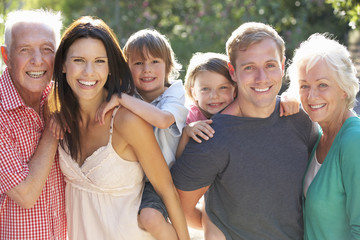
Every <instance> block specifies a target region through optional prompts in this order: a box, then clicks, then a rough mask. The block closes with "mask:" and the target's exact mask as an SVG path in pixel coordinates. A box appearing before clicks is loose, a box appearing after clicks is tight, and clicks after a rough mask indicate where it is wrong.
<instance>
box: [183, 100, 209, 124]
mask: <svg viewBox="0 0 360 240" xmlns="http://www.w3.org/2000/svg"><path fill="white" fill-rule="evenodd" d="M200 120H207V117H205V115H204V114H203V113H202V112H201V111H200V109H199V108H198V107H197V106H196V105H194V104H192V105H190V106H189V113H188V115H187V118H186V124H189V123H192V122H196V121H200Z"/></svg>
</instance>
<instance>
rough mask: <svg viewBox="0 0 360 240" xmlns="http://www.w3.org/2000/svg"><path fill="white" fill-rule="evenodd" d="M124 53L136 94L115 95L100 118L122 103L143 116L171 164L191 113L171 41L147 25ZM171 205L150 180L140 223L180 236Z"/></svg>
mask: <svg viewBox="0 0 360 240" xmlns="http://www.w3.org/2000/svg"><path fill="white" fill-rule="evenodd" d="M124 53H125V56H126V58H127V61H128V65H129V67H130V70H131V74H132V77H133V79H134V83H135V86H136V91H137V94H136V97H137V98H135V97H132V96H130V95H127V94H121V97H120V96H118V95H113V97H112V98H111V100H110V102H108V103H107V104H104V105H103V106H102V107H101V108H99V110H98V113H97V120H98V121H99V122H100V123H103V118H104V115H105V113H106V112H107V111H109V110H110V109H112V108H113V107H114V106H117V105H120V106H121V107H124V108H127V109H129V110H130V111H132V112H133V113H135V114H137V115H138V116H140V117H142V118H143V119H144V120H146V121H147V122H148V123H150V124H151V125H152V126H153V127H154V133H155V136H156V139H157V141H158V143H159V146H160V148H161V151H162V153H163V155H164V158H165V160H166V162H167V164H168V166H169V167H171V165H172V164H173V163H174V161H175V152H176V148H177V145H178V142H179V139H180V137H181V133H182V129H183V128H184V126H185V121H186V116H187V113H188V110H187V108H186V107H185V106H184V104H185V91H184V88H183V85H182V82H181V80H177V81H172V82H171V83H170V80H174V79H176V78H177V76H178V70H179V69H180V67H181V66H180V65H179V64H178V63H177V62H176V59H175V55H174V52H173V50H172V48H171V46H170V44H169V41H168V40H167V39H166V37H165V36H164V35H161V34H160V33H159V32H157V31H156V30H150V29H145V30H141V31H138V32H136V33H135V34H133V35H132V36H131V37H130V38H129V40H128V41H127V43H126V44H125V47H124ZM167 219H168V213H167V209H166V208H165V205H164V203H163V202H162V201H161V198H160V197H159V196H158V195H157V194H156V192H155V191H154V188H153V187H152V185H151V184H150V183H149V182H147V183H146V184H145V189H144V192H143V197H142V202H141V206H140V209H139V218H138V221H139V226H140V227H142V228H144V229H145V230H146V231H148V232H150V233H151V234H152V235H153V236H154V237H155V238H156V239H178V236H177V235H176V232H175V230H174V228H173V226H172V224H170V223H169V221H168V220H167Z"/></svg>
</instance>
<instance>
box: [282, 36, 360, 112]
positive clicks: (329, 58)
mask: <svg viewBox="0 0 360 240" xmlns="http://www.w3.org/2000/svg"><path fill="white" fill-rule="evenodd" d="M320 60H324V61H325V62H326V63H327V64H328V66H329V67H330V70H331V71H333V72H334V73H335V75H336V76H337V78H336V79H335V80H336V82H337V84H338V85H339V87H340V88H341V89H342V90H343V91H344V92H345V93H346V95H347V97H346V104H347V105H346V107H347V108H348V109H352V108H353V107H354V106H355V103H356V94H357V93H358V91H359V80H358V79H357V77H356V68H355V66H354V64H353V62H352V60H351V57H350V53H349V51H348V50H347V49H346V47H345V46H343V45H342V44H340V43H339V42H338V41H336V40H335V39H333V37H332V36H331V35H329V34H327V33H325V34H320V33H315V34H313V35H311V36H310V37H309V38H308V39H307V40H306V41H304V42H302V43H301V45H300V47H299V48H298V49H296V50H295V52H294V57H293V59H292V61H291V63H290V65H289V68H288V70H287V74H288V76H289V78H290V87H289V91H290V92H291V93H293V94H294V95H295V96H297V97H299V79H298V76H299V72H298V71H299V67H300V65H301V64H303V63H304V62H305V63H306V71H309V70H310V69H311V68H313V67H314V66H315V64H316V63H317V62H318V61H320Z"/></svg>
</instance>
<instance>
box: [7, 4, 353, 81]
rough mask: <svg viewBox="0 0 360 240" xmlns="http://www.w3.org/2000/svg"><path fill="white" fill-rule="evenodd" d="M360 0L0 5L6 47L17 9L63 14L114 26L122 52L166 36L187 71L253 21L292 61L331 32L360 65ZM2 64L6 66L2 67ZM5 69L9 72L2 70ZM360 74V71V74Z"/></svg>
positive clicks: (221, 49) (66, 21) (66, 20)
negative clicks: (141, 38) (269, 30)
mask: <svg viewBox="0 0 360 240" xmlns="http://www.w3.org/2000/svg"><path fill="white" fill-rule="evenodd" d="M359 2H360V0H297V1H294V0H273V1H268V0H181V1H179V0H156V1H155V0H153V1H150V0H128V1H125V0H86V1H79V0H0V4H1V5H0V44H3V33H4V21H5V20H6V19H5V18H6V14H7V13H8V12H9V11H12V10H15V9H34V8H48V9H53V10H57V11H61V12H62V14H63V18H64V19H63V22H64V27H66V26H68V25H69V24H70V23H71V22H72V21H73V20H74V19H77V18H79V17H80V16H83V15H91V16H97V17H99V18H101V19H103V20H104V21H105V22H106V23H107V24H109V25H110V26H111V27H112V29H113V30H114V31H115V33H116V34H117V36H118V39H119V41H120V44H121V46H123V45H124V44H125V42H126V40H127V39H128V37H129V36H130V35H131V34H132V33H134V32H135V31H137V30H140V29H143V28H154V29H156V30H158V31H160V32H161V33H162V34H164V35H166V36H167V37H168V39H169V40H170V42H171V45H172V47H173V49H174V51H175V53H176V56H177V58H178V60H179V62H180V63H181V64H182V65H183V70H182V74H181V76H180V78H181V79H183V78H184V75H185V71H186V67H187V65H188V61H189V59H190V58H191V56H192V54H193V53H195V52H207V51H212V52H220V53H225V42H226V40H227V38H228V37H229V36H230V34H231V32H232V31H233V30H235V29H236V28H237V27H238V26H239V25H240V24H242V23H244V22H247V21H260V22H264V23H268V24H270V25H272V26H273V27H274V28H275V29H276V30H277V31H278V32H279V33H280V35H281V36H282V37H283V38H284V40H285V42H286V47H287V51H286V58H287V59H291V58H292V53H293V50H294V48H296V47H297V46H298V45H299V43H300V42H302V41H303V40H305V39H307V38H308V37H309V35H311V34H312V33H314V32H321V33H323V32H329V33H331V34H333V35H334V36H336V38H337V39H338V40H339V41H340V42H341V43H343V44H344V45H347V46H348V48H349V50H351V51H352V53H353V60H354V62H356V63H357V64H358V65H360V56H359V54H360V34H359V26H360V3H359ZM1 64H3V62H2V61H1ZM1 69H3V66H2V68H1ZM359 72H360V69H359Z"/></svg>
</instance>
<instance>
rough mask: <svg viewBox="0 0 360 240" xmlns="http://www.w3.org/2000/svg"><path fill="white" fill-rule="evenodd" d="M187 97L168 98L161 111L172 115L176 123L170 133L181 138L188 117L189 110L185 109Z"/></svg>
mask: <svg viewBox="0 0 360 240" xmlns="http://www.w3.org/2000/svg"><path fill="white" fill-rule="evenodd" d="M184 104H185V96H167V97H166V98H165V101H164V103H163V104H162V105H161V106H160V109H161V110H163V111H167V112H169V113H171V114H172V115H173V116H174V118H175V122H174V124H172V125H171V126H170V132H171V134H172V135H173V136H175V137H179V136H181V133H182V129H183V128H184V127H185V125H186V116H187V114H188V109H187V108H186V107H185V105H184Z"/></svg>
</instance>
